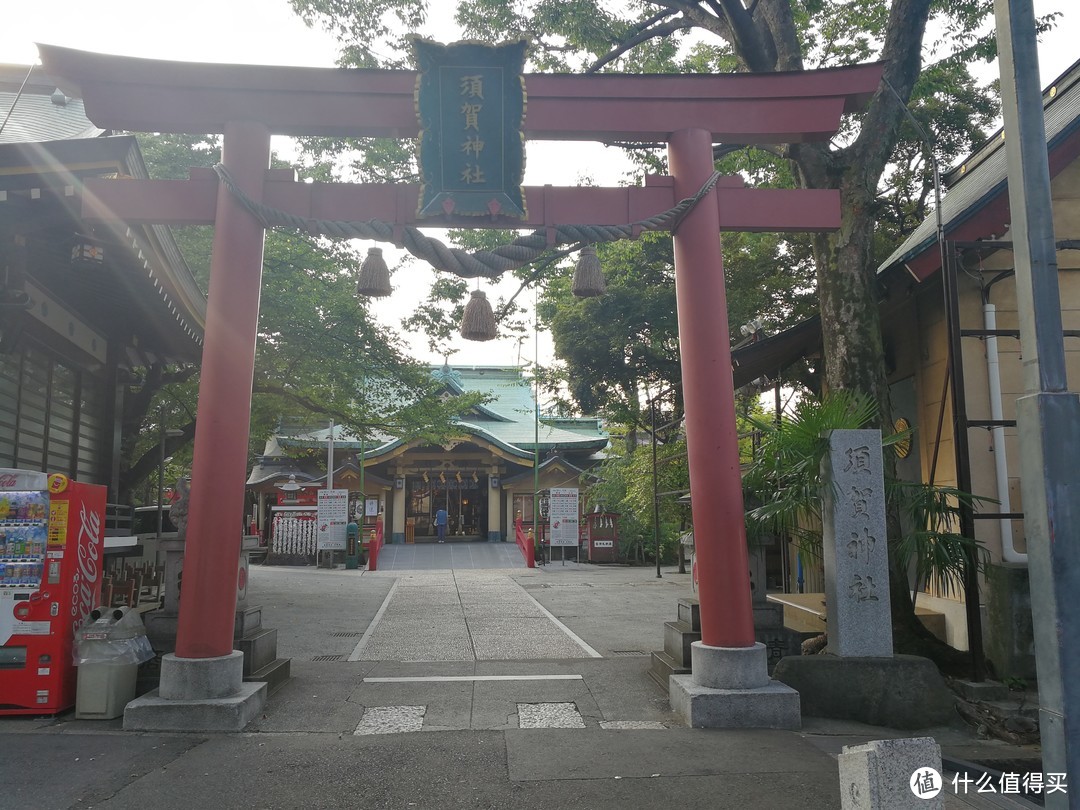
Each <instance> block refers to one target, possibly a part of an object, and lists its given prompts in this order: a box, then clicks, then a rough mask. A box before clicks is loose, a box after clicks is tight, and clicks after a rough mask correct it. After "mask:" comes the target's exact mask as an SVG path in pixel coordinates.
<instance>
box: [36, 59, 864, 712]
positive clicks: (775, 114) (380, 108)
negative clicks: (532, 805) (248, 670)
mask: <svg viewBox="0 0 1080 810" xmlns="http://www.w3.org/2000/svg"><path fill="white" fill-rule="evenodd" d="M39 49H40V52H41V58H42V62H43V63H44V67H45V69H46V71H47V72H49V73H50V74H52V75H53V76H56V77H58V78H60V79H62V80H64V82H65V89H66V90H68V91H69V92H70V93H71V94H72V95H74V96H78V97H81V98H82V99H83V101H84V105H85V109H86V114H87V115H88V117H89V118H90V119H91V120H92V121H93V122H94V123H95V124H96V125H98V126H101V127H107V128H113V129H126V130H134V131H141V132H173V133H219V134H222V135H223V136H224V138H223V149H222V162H223V164H224V166H225V167H226V168H227V170H228V171H229V172H230V173H231V175H232V177H233V179H234V181H235V183H236V185H237V187H238V188H239V189H241V190H242V191H243V192H245V193H246V194H247V196H248V197H250V198H251V199H252V200H255V201H258V202H262V203H264V204H266V205H269V206H272V207H274V208H278V209H281V210H283V211H286V212H288V213H291V214H294V215H296V216H299V217H304V218H311V219H318V218H324V219H338V220H345V219H348V220H367V219H379V220H383V221H386V222H390V223H394V224H395V226H396V227H401V226H406V225H426V226H431V227H496V228H524V227H536V228H544V227H548V228H551V227H554V226H557V225H561V224H581V223H587V224H596V225H605V224H623V223H629V222H633V221H637V220H640V219H643V218H646V217H648V216H651V215H654V214H656V213H658V212H662V211H665V210H667V209H669V208H671V207H673V205H674V204H675V203H676V202H678V201H679V200H681V199H684V198H687V197H691V196H693V195H694V194H695V193H696V192H698V190H699V189H700V188H701V187H702V185H703V184H704V183H705V182H706V181H707V180H708V179H709V178H710V176H711V175H712V174H713V166H714V161H713V144H714V143H717V142H731V143H747V144H755V143H796V142H802V141H821V140H826V139H828V138H829V137H831V136H832V135H833V134H834V133H835V132H836V131H837V130H838V129H839V126H840V117H841V115H842V114H843V113H846V112H854V111H857V110H859V109H861V108H862V107H863V106H864V105H865V104H866V102H867V101H868V100H869V98H870V96H871V95H872V93H873V92H875V91H876V89H877V87H878V83H879V81H880V77H881V73H882V66H881V65H860V66H854V67H848V68H838V69H831V70H820V71H809V72H800V73H774V74H737V75H682V76H680V75H671V76H630V75H605V74H599V75H590V76H580V75H550V74H529V75H526V77H525V85H526V92H527V95H528V115H527V118H526V121H525V136H526V138H527V139H531V140H544V139H547V140H604V141H612V140H628V141H660V142H666V143H667V144H668V155H669V163H670V171H671V176H670V177H650V178H648V180H647V182H646V184H645V186H644V187H642V188H552V187H549V186H545V187H542V188H526V190H525V194H526V199H527V201H528V211H529V215H528V218H527V219H525V220H517V219H514V220H508V219H505V218H499V217H492V218H491V219H481V218H478V217H468V218H461V217H458V218H456V219H455V218H454V217H450V216H446V217H439V218H436V219H426V220H424V221H423V222H419V223H418V222H416V221H415V211H416V207H417V206H416V200H417V187H415V186H413V187H410V186H406V185H398V186H394V185H377V184H324V183H311V184H307V183H298V182H296V181H295V178H294V175H293V173H292V172H291V171H285V172H282V171H272V170H269V169H268V166H269V158H270V136H271V134H283V135H293V136H301V135H322V136H345V135H348V136H354V137H363V136H381V137H396V138H413V137H416V135H417V134H418V124H417V118H416V111H415V108H414V95H413V94H414V88H415V85H416V74H415V73H414V72H411V71H381V70H342V69H321V68H293V67H268V66H252V65H226V64H203V63H186V62H167V61H161V60H152V59H136V58H130V57H119V56H111V55H104V54H94V53H88V52H84V51H77V50H72V49H68V48H60V47H56V46H45V45H42V46H39ZM84 216H85V217H86V218H87V219H91V220H98V221H104V222H110V223H114V224H115V223H121V222H124V223H140V224H142V223H164V224H169V225H191V224H213V225H214V226H215V232H214V241H213V252H212V259H211V271H210V288H209V294H208V301H207V316H206V332H205V345H204V351H203V359H202V375H201V383H200V388H199V404H198V414H197V417H198V421H197V427H196V433H195V447H194V462H193V466H192V476H191V478H192V484H191V499H190V508H189V518H188V529H187V550H186V559H185V571H184V600H183V603H182V605H181V608H180V619H179V628H178V632H177V643H176V653H175V655H174V656H166V659H165V661H164V662H163V665H162V685H161V689H160V697H161V698H162V699H163V701H162V702H163V703H166V704H167V703H169V702H170V700H172V701H175V702H176V704H177V706H180V707H186V706H188V705H189V704H190V701H192V700H195V701H204V702H212V701H213V699H219V698H225V697H227V696H240V697H239V698H238V699H242V700H248V705H249V707H248V708H247V709H243V710H241V711H240V713H239V715H237V716H234V717H233V718H232V720H223V721H222V723H223V725H224V726H228V724H229V723H230V722H231V723H232V725H233V726H234V727H242V726H243V725H246V722H247V718H249V717H250V716H252V715H253V714H254V712H255V711H257V709H258V706H261V703H262V700H263V699H264V697H263V696H264V694H265V691H264V690H263V691H259V690H258V687H256V686H254V685H251V684H246V685H243V687H242V685H241V683H240V681H241V670H240V668H239V666H240V663H239V661H237V660H236V659H237V657H238V656H239V655H240V654H239V653H238V652H234V651H233V648H232V646H233V645H232V641H233V613H234V610H235V596H236V587H235V586H236V576H237V560H238V558H239V552H240V533H239V532H238V531H237V516H238V515H239V514H240V513H241V511H242V505H243V497H244V480H245V474H246V472H247V466H246V465H247V447H248V430H249V419H250V410H251V387H252V380H253V374H254V363H255V341H256V327H257V321H258V313H259V296H260V283H261V276H262V251H263V228H262V226H261V225H260V224H259V223H258V222H257V221H256V220H255V219H254V217H253V216H252V215H251V214H250V213H249V212H248V211H247V210H246V209H245V208H243V207H242V206H241V204H240V203H239V202H238V200H237V199H236V198H235V197H234V196H233V195H232V194H230V193H229V192H228V190H227V189H226V188H225V187H224V186H223V184H221V183H219V182H218V179H217V177H216V176H215V175H214V174H213V173H212V172H210V171H206V170H202V171H197V170H192V172H191V176H190V179H189V180H186V181H184V180H179V181H177V180H171V181H136V180H124V181H122V182H116V181H112V180H91V181H88V182H87V184H86V196H85V198H84ZM839 226H840V197H839V192H838V191H834V190H783V189H750V188H744V187H743V184H742V181H741V180H740V179H739V178H725V179H722V180H721V182H719V183H718V184H717V186H716V188H715V189H714V191H713V192H712V193H710V194H708V195H707V196H705V197H704V198H703V199H702V200H701V201H700V203H699V204H698V205H696V206H695V207H694V208H693V209H692V210H691V211H690V212H689V214H688V215H687V216H686V217H685V218H684V219H683V220H682V221H681V222H680V223H679V224H678V227H677V231H676V233H674V235H673V238H674V248H675V286H676V300H677V307H678V321H679V342H680V351H681V356H682V379H683V395H684V403H685V412H686V433H687V444H688V455H689V467H690V486H691V497H692V504H693V518H694V526H695V530H696V536H695V540H696V545H697V554H698V560H699V563H698V566H699V572H700V573H699V596H700V603H701V607H700V609H701V629H702V641H701V642H700V643H699V645H697V646H698V647H700V648H701V649H696V650H695V666H694V673H693V679H694V684H695V686H696V687H699V688H702V689H704V690H705V691H708V690H709V689H714V690H717V689H718V690H731V689H735V690H747V691H748V692H753V691H754V690H755V689H756V690H758V691H761V689H760V688H761V687H763V686H767V685H768V684H769V680H768V675H767V673H766V668H765V656H764V650H763V648H762V649H758V648H761V645H760V644H758V645H755V640H754V626H753V613H752V609H751V601H750V583H749V575H748V564H747V548H746V538H745V525H744V518H743V498H742V482H741V476H740V471H739V451H738V440H737V436H736V428H735V406H734V396H733V388H732V370H731V354H730V347H729V339H730V338H729V333H728V320H727V302H726V295H725V288H724V277H723V271H722V270H723V265H722V260H721V245H720V238H719V232H720V231H724V230H729V231H825V230H835V229H836V228H838V227H839ZM698 653H700V654H701V656H702V657H701V658H700V659H699V657H698ZM260 686H262V685H260ZM673 688H674V687H673ZM245 690H246V691H245ZM252 699H253V700H254V701H255V708H254V709H252V708H250V704H251V700H252ZM673 701H674V693H673ZM751 703H752V707H751V708H749V709H748V711H746V712H742V714H741V716H740V717H736V718H732V719H731V722H733V723H734V724H737V725H769V724H772V722H771V721H769V722H758V721H757V719H756V718H757V716H758V715H757V714H756V713H757V712H758V711H759V709H757V708H753V707H755V706H760V705H761V703H760V700H759V699H757V698H755V700H754V701H751ZM748 705H750V703H748ZM794 705H795V720H794V722H795V723H797V722H798V717H797V716H798V702H797V696H796V699H795V704H794ZM179 714H180V713H179V712H175V713H174V717H179ZM736 714H739V712H736ZM237 717H239V719H237ZM788 717H789V720H788V721H786V722H791V721H790V713H789V715H788ZM693 724H695V725H699V723H696V722H695V723H693ZM140 727H143V728H146V727H147V726H146V725H145V724H144V725H142V726H140ZM158 727H161V728H165V727H179V728H183V727H186V726H185V721H184V720H174V721H172V722H170V721H165V722H164V723H163V724H162V725H159V726H158Z"/></svg>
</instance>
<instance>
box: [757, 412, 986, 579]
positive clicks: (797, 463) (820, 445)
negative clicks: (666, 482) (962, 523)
mask: <svg viewBox="0 0 1080 810" xmlns="http://www.w3.org/2000/svg"><path fill="white" fill-rule="evenodd" d="M876 415H877V411H876V407H875V405H874V403H873V401H872V400H870V399H869V398H867V397H864V396H861V395H859V394H856V393H854V392H850V391H836V392H833V393H831V394H829V395H827V396H826V397H824V398H822V399H821V400H817V399H813V398H811V397H804V398H803V399H802V400H800V402H799V404H798V406H797V407H796V409H795V412H794V413H793V414H792V415H791V416H790V417H786V418H784V419H783V420H781V421H780V422H779V423H776V422H769V421H764V420H760V419H759V420H754V421H755V427H756V428H757V429H758V430H760V431H761V433H762V442H761V448H760V452H759V454H758V456H757V458H756V459H755V460H754V461H753V462H752V463H751V464H750V466H749V467H748V469H747V470H746V472H745V474H744V476H743V486H744V489H745V491H746V494H747V502H748V503H752V504H756V505H755V506H753V508H751V509H749V510H748V511H747V513H746V527H747V535H748V538H749V539H750V541H751V542H754V541H760V540H761V539H762V538H763V537H764V536H766V535H776V536H781V535H786V536H787V537H789V538H790V539H791V540H792V542H794V543H795V544H796V546H797V548H798V551H799V554H800V555H801V556H802V557H803V559H804V561H805V560H806V559H807V558H808V557H820V555H821V542H822V537H821V525H822V524H821V494H822V492H821V490H822V486H824V483H823V481H822V479H821V462H822V460H823V459H824V457H825V454H826V452H827V451H828V439H827V434H828V432H829V431H831V430H858V429H862V428H865V427H867V426H868V425H870V424H872V422H873V420H874V418H875V417H876ZM910 434H911V431H904V432H901V433H896V434H894V435H891V436H887V437H883V438H882V446H883V447H891V446H892V445H894V444H896V443H897V442H899V441H901V440H903V439H905V438H908V437H910ZM890 473H891V471H890V469H889V465H886V470H885V476H886V478H885V490H886V497H887V500H888V505H889V511H890V513H892V514H898V515H899V514H903V515H904V517H905V518H906V519H905V520H902V521H900V523H901V525H903V526H910V527H912V528H911V529H910V530H907V531H901V532H900V536H899V537H896V538H893V539H891V541H890V543H889V551H890V554H893V555H894V558H895V562H896V566H895V567H894V568H893V570H899V571H907V570H910V569H909V565H911V563H912V562H914V570H915V576H916V587H917V586H918V584H919V583H927V582H933V583H934V584H936V585H937V587H938V588H939V589H940V590H941V592H947V591H948V590H949V589H950V588H952V587H955V586H957V585H959V584H960V583H961V582H962V581H963V573H964V566H965V561H966V559H967V555H968V554H969V552H970V550H972V549H974V550H975V554H976V557H977V558H978V560H979V561H980V564H985V562H986V559H987V556H988V555H987V552H986V550H985V549H984V548H983V547H982V545H981V544H980V543H979V542H978V541H977V540H975V539H974V538H970V537H965V536H963V535H961V534H960V533H959V532H957V531H956V530H955V529H956V527H957V526H958V525H959V520H958V517H959V510H960V506H961V504H964V505H965V506H974V505H975V504H976V503H977V502H982V501H985V500H987V499H984V498H978V497H976V496H973V495H971V494H969V493H966V492H961V491H960V490H958V489H955V488H953V487H943V486H940V485H935V484H926V483H922V482H910V481H899V480H897V479H896V478H895V477H894V476H892V475H891V474H890Z"/></svg>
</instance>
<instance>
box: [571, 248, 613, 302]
mask: <svg viewBox="0 0 1080 810" xmlns="http://www.w3.org/2000/svg"><path fill="white" fill-rule="evenodd" d="M570 291H571V292H572V293H573V294H574V295H576V296H577V297H578V298H593V297H595V296H597V295H603V294H604V293H606V292H607V282H605V281H604V271H603V268H601V267H600V257H599V256H597V255H596V248H594V247H593V246H592V245H586V246H585V247H583V248H582V249H581V254H580V255H579V256H578V261H577V267H575V268H574V281H573V283H572V284H571V286H570Z"/></svg>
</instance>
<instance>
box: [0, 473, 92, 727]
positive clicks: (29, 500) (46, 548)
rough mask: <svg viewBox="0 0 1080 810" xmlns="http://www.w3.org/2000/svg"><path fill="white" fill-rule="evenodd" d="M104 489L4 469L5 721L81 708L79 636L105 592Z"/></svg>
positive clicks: (0, 698) (0, 614)
mask: <svg viewBox="0 0 1080 810" xmlns="http://www.w3.org/2000/svg"><path fill="white" fill-rule="evenodd" d="M105 493H106V490H105V487H102V486H97V485H95V484H81V483H78V482H76V481H72V480H71V479H69V478H68V477H67V476H65V475H50V476H46V475H45V473H40V472H32V471H28V470H10V469H0V714H56V713H57V712H62V711H64V710H65V709H68V708H71V707H72V706H74V705H75V667H74V666H73V665H72V663H71V646H72V643H73V641H74V639H75V630H76V629H77V628H78V627H79V626H80V625H81V624H82V623H83V620H84V619H85V618H86V617H87V615H88V614H89V613H90V611H91V610H93V609H94V607H95V606H96V604H97V601H98V597H99V594H100V592H101V573H102V562H103V560H102V534H103V532H102V529H103V526H104V523H105Z"/></svg>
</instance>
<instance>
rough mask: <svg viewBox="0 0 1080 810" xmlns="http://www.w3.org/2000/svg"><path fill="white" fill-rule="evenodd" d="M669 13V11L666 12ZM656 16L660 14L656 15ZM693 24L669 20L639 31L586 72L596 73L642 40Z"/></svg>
mask: <svg viewBox="0 0 1080 810" xmlns="http://www.w3.org/2000/svg"><path fill="white" fill-rule="evenodd" d="M668 13H669V14H670V12H668ZM657 16H658V17H659V16H660V15H657ZM695 27H696V26H695V24H694V23H693V22H692V21H691V20H688V19H685V18H683V19H679V20H670V21H668V22H666V23H664V24H663V25H656V26H654V27H652V28H649V29H646V30H643V31H640V32H639V33H637V34H635V35H634V36H632V37H631V38H630V39H627V40H624V41H623V42H620V43H619V44H618V45H616V46H615V47H614V48H613V49H612V50H610V51H608V52H607V53H606V54H604V55H603V56H601V57H600V58H599V59H597V60H596V61H595V62H593V63H592V64H591V65H589V66H588V67H587V68H585V72H586V73H596V71H598V70H600V68H602V67H604V65H607V64H610V63H611V62H614V61H615V60H616V59H618V58H619V57H620V56H622V55H623V54H624V53H626V52H627V51H629V50H631V49H633V48H636V47H637V46H638V45H641V44H642V43H643V42H648V41H649V40H650V39H656V38H657V37H666V36H667V35H668V34H674V33H675V32H676V31H684V30H686V29H688V28H695Z"/></svg>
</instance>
